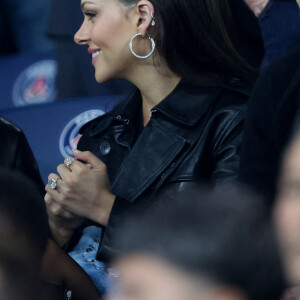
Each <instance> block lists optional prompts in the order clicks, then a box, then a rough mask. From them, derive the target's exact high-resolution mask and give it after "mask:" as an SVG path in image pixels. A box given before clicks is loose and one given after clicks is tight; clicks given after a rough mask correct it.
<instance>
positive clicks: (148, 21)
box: [136, 0, 154, 35]
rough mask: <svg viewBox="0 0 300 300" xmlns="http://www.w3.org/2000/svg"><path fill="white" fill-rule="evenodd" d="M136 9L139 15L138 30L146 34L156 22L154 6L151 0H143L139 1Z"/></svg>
mask: <svg viewBox="0 0 300 300" xmlns="http://www.w3.org/2000/svg"><path fill="white" fill-rule="evenodd" d="M136 9H137V12H138V15H139V20H138V24H137V26H138V31H139V32H140V33H141V34H142V35H146V33H147V32H148V31H149V30H150V28H151V26H153V24H154V23H153V21H154V6H153V5H152V3H151V2H150V1H146V0H141V1H139V2H138V3H137V6H136Z"/></svg>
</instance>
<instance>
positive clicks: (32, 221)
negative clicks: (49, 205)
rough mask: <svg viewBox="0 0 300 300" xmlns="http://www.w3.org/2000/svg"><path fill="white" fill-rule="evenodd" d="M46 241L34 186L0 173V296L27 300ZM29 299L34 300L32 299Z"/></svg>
mask: <svg viewBox="0 0 300 300" xmlns="http://www.w3.org/2000/svg"><path fill="white" fill-rule="evenodd" d="M47 240H48V224H47V215H46V210H45V207H44V202H43V199H42V198H41V196H40V193H39V191H37V189H36V186H35V185H34V184H33V183H32V182H31V181H30V180H29V179H27V178H25V177H24V176H23V175H21V174H20V173H18V172H15V171H11V170H6V169H2V170H0V241H1V242H0V277H1V279H2V280H1V283H2V285H1V288H0V293H4V294H5V295H7V297H8V295H9V297H8V298H7V299H21V298H18V296H17V295H20V294H21V295H22V297H23V298H22V299H30V296H28V297H27V296H26V295H27V294H26V293H27V292H28V293H30V292H31V293H33V292H34V291H33V290H31V291H30V290H29V289H34V288H35V283H36V280H37V279H38V277H39V272H40V267H41V259H42V256H43V254H44V251H45V249H46V245H47ZM31 299H33V298H32V297H31Z"/></svg>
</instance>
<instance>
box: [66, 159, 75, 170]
mask: <svg viewBox="0 0 300 300" xmlns="http://www.w3.org/2000/svg"><path fill="white" fill-rule="evenodd" d="M73 161H74V159H73V158H71V157H67V158H66V159H65V166H66V167H67V168H69V169H70V166H71V164H72V163H73Z"/></svg>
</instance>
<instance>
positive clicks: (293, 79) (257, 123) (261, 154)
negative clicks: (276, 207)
mask: <svg viewBox="0 0 300 300" xmlns="http://www.w3.org/2000/svg"><path fill="white" fill-rule="evenodd" d="M299 99H300V49H298V50H295V51H292V52H291V53H289V54H288V55H286V56H285V57H283V58H281V59H279V60H278V61H276V62H275V63H273V64H272V65H270V66H269V67H267V68H266V69H265V70H264V71H263V72H262V73H261V74H260V76H259V78H258V80H257V82H256V84H255V86H254V89H253V91H252V95H251V97H250V100H249V104H248V112H247V115H246V118H245V127H244V137H243V142H242V150H241V161H240V172H239V179H240V181H241V182H243V183H244V184H247V185H249V186H250V187H251V188H253V189H254V190H255V191H256V192H258V193H260V194H261V195H262V196H263V198H264V200H265V202H266V203H267V204H268V205H269V206H271V205H272V204H273V202H274V196H275V194H276V189H277V177H278V170H279V165H280V160H281V156H282V154H283V152H284V149H285V147H286V146H287V143H288V141H289V138H290V132H291V130H292V128H293V124H294V122H295V118H296V114H297V110H298V109H299V104H298V103H299Z"/></svg>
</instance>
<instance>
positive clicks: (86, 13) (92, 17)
mask: <svg viewBox="0 0 300 300" xmlns="http://www.w3.org/2000/svg"><path fill="white" fill-rule="evenodd" d="M84 15H85V16H86V17H87V18H88V20H89V21H91V20H93V19H94V18H95V17H96V13H94V12H90V11H88V12H85V13H84Z"/></svg>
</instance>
